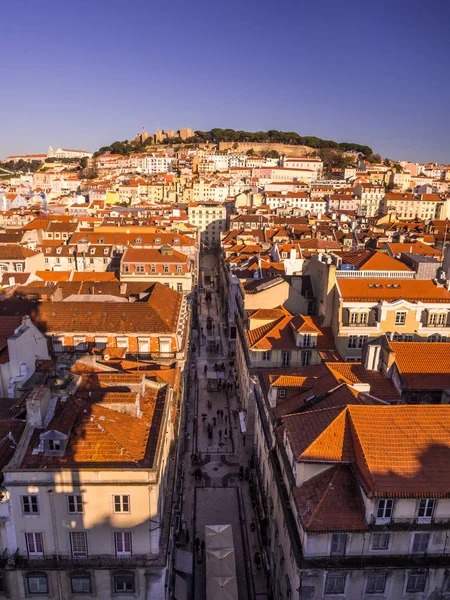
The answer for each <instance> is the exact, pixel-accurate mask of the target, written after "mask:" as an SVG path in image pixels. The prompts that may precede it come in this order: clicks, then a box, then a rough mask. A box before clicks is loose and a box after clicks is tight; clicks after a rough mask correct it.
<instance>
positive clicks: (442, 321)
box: [438, 313, 447, 326]
mask: <svg viewBox="0 0 450 600" xmlns="http://www.w3.org/2000/svg"><path fill="white" fill-rule="evenodd" d="M446 317H447V315H446V314H444V313H441V314H440V315H439V317H438V325H441V326H444V325H445V322H446V320H447V319H446Z"/></svg>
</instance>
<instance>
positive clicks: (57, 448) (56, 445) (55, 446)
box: [48, 440, 61, 452]
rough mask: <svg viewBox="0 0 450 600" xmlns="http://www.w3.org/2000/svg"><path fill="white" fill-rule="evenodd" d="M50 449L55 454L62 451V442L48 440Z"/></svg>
mask: <svg viewBox="0 0 450 600" xmlns="http://www.w3.org/2000/svg"><path fill="white" fill-rule="evenodd" d="M48 449H49V450H50V451H53V452H59V451H60V450H61V440H48Z"/></svg>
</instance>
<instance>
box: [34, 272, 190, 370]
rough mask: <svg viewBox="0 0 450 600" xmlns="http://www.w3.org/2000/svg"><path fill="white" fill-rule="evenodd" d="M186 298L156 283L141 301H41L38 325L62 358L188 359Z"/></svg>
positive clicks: (89, 298) (86, 297) (97, 298)
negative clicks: (94, 355) (110, 354)
mask: <svg viewBox="0 0 450 600" xmlns="http://www.w3.org/2000/svg"><path fill="white" fill-rule="evenodd" d="M186 316H187V304H186V300H185V298H184V296H183V295H182V294H179V293H177V292H176V291H174V290H171V289H169V288H168V287H166V286H165V285H162V284H161V283H154V284H153V286H151V287H150V289H148V290H147V292H146V293H145V294H144V296H143V298H142V299H141V300H140V301H135V302H128V301H127V299H126V298H116V299H114V297H112V298H107V299H104V298H102V297H101V296H95V295H94V296H92V295H89V294H83V295H82V296H77V297H76V298H74V297H71V298H70V299H67V300H66V301H63V302H42V303H40V304H39V305H38V307H37V308H36V311H35V312H34V314H33V315H32V319H33V322H34V323H35V325H36V326H37V327H38V328H40V329H41V330H42V331H43V332H45V334H46V335H47V336H48V337H49V338H50V339H51V341H52V349H53V351H54V352H55V353H57V354H62V353H68V354H71V355H73V354H77V355H80V354H81V355H83V354H85V353H86V352H90V351H91V350H93V349H94V348H96V349H99V350H102V351H103V352H106V353H108V351H109V350H110V349H114V351H115V352H120V353H121V354H122V356H127V355H129V356H131V357H135V358H139V360H150V359H151V360H158V359H171V360H175V359H176V360H180V361H183V360H184V352H185V345H186V342H187V340H186V335H187V332H188V322H187V320H186Z"/></svg>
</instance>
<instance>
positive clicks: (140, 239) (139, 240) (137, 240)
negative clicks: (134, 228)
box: [134, 237, 142, 244]
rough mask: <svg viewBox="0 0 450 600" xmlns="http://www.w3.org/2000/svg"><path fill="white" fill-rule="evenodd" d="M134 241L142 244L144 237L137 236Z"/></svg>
mask: <svg viewBox="0 0 450 600" xmlns="http://www.w3.org/2000/svg"><path fill="white" fill-rule="evenodd" d="M134 241H135V243H136V244H142V238H140V237H138V238H136V239H135V240H134Z"/></svg>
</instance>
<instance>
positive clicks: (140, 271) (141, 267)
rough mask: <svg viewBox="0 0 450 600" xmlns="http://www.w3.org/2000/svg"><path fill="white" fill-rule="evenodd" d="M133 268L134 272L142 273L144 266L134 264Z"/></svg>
mask: <svg viewBox="0 0 450 600" xmlns="http://www.w3.org/2000/svg"><path fill="white" fill-rule="evenodd" d="M134 270H135V272H136V273H144V272H145V267H144V265H136V266H135V267H134Z"/></svg>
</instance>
